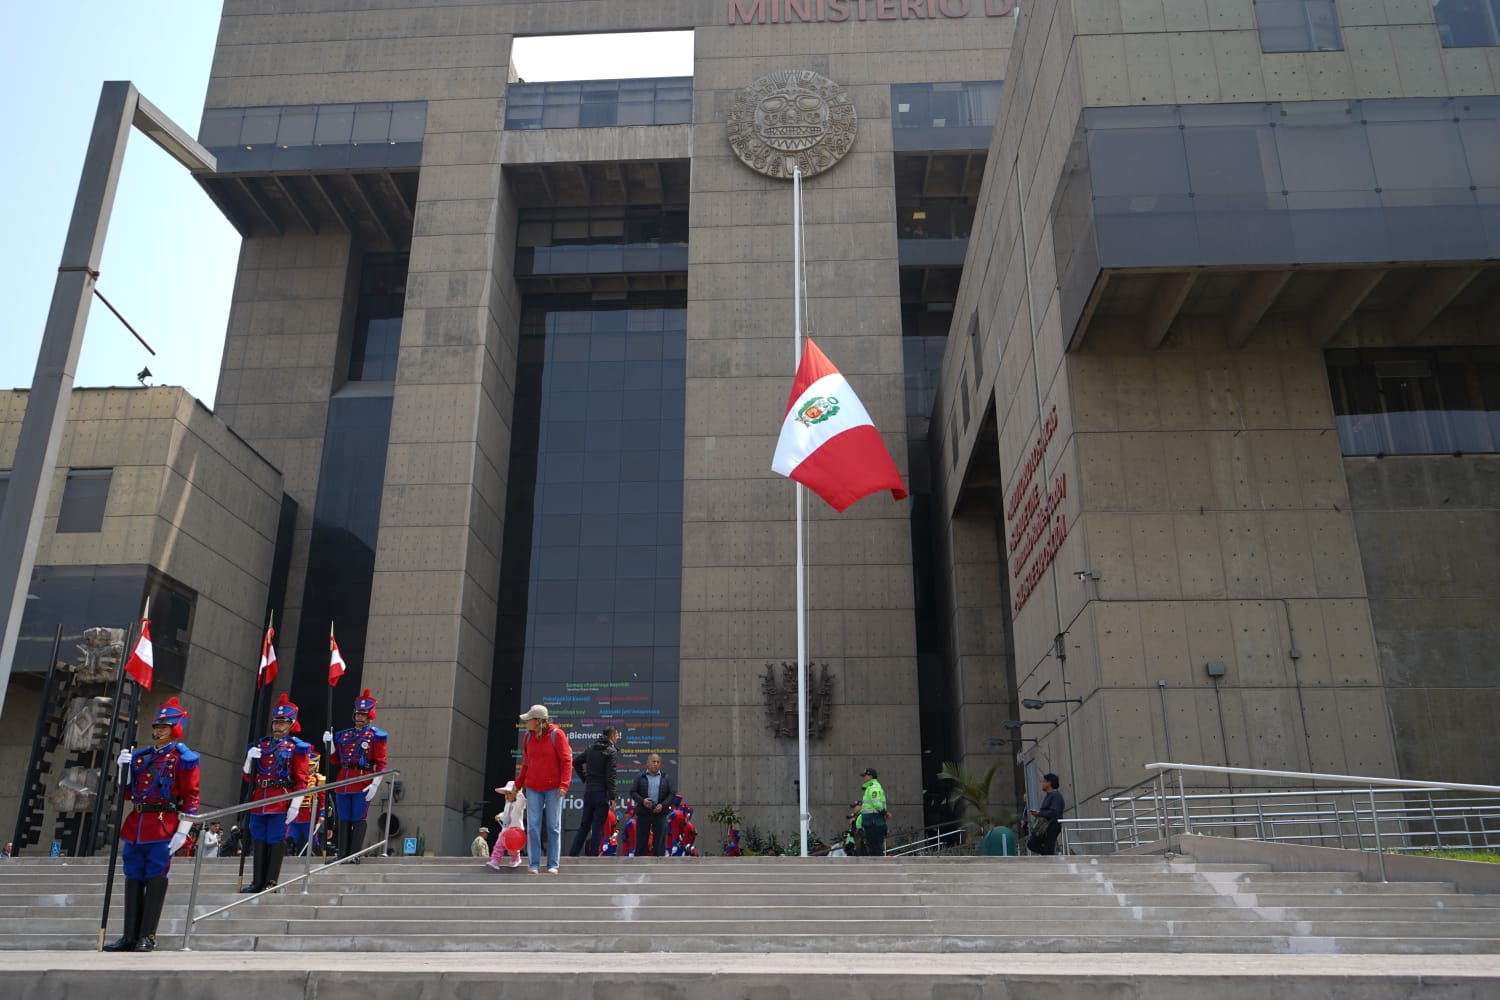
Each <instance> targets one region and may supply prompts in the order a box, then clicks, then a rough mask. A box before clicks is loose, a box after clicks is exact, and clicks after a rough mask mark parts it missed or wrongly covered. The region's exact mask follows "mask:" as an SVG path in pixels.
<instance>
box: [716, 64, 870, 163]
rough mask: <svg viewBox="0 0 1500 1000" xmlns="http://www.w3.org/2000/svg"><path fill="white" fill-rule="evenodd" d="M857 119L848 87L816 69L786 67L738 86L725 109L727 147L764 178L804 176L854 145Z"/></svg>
mask: <svg viewBox="0 0 1500 1000" xmlns="http://www.w3.org/2000/svg"><path fill="white" fill-rule="evenodd" d="M857 125H858V119H857V117H856V115H855V113H854V102H853V101H852V100H850V99H849V94H848V92H847V91H846V90H844V89H843V88H842V87H840V86H839V85H838V84H836V83H834V82H833V81H832V80H830V79H828V78H827V77H826V76H823V75H821V74H819V73H815V72H813V71H812V70H807V69H784V70H778V71H777V72H775V73H769V74H767V75H765V76H763V77H761V78H760V79H758V80H756V81H755V82H754V83H752V84H750V86H748V87H746V88H745V89H744V90H742V91H740V93H739V95H738V96H737V97H736V98H735V102H734V106H733V107H732V108H731V109H730V111H729V146H730V148H731V149H733V150H734V152H735V155H736V156H738V157H739V158H740V160H741V161H742V162H743V163H744V164H745V166H747V167H749V168H750V169H751V170H754V171H755V172H756V173H760V174H765V175H766V176H767V177H783V178H790V177H791V176H792V168H793V166H794V165H795V166H796V167H797V168H798V169H799V170H800V171H801V173H802V176H803V177H804V178H806V177H812V176H814V175H816V174H820V173H822V172H823V171H825V170H827V169H828V168H829V167H832V166H833V165H834V164H836V163H838V161H839V160H840V159H842V158H843V156H844V154H845V153H847V152H849V150H850V148H851V147H852V146H853V145H854V134H855V130H856V126H857Z"/></svg>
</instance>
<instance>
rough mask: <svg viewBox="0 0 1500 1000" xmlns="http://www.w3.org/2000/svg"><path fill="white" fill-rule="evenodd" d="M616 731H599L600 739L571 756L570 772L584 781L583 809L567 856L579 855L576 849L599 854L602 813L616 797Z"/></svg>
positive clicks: (617, 732)
mask: <svg viewBox="0 0 1500 1000" xmlns="http://www.w3.org/2000/svg"><path fill="white" fill-rule="evenodd" d="M618 738H619V731H618V730H616V729H615V728H614V727H613V726H611V727H609V728H608V729H606V730H604V732H602V733H600V734H599V739H598V740H596V741H595V742H594V743H592V744H590V746H589V748H588V749H587V750H584V751H583V752H582V753H580V754H577V755H576V756H575V757H574V758H573V761H574V766H573V773H574V774H575V775H577V777H578V778H580V779H581V780H582V781H583V812H582V814H581V815H580V816H579V818H578V832H577V833H575V834H574V835H573V845H572V846H571V847H569V848H568V857H570V858H576V857H578V852H579V851H583V850H587V852H588V856H589V857H591V858H593V857H598V855H599V841H600V840H601V839H602V838H603V836H604V823H605V813H607V812H609V811H610V809H611V808H612V807H613V805H614V801H615V769H616V765H617V760H618V754H617V753H616V752H615V740H617V739H618Z"/></svg>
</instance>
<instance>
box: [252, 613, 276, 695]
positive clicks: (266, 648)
mask: <svg viewBox="0 0 1500 1000" xmlns="http://www.w3.org/2000/svg"><path fill="white" fill-rule="evenodd" d="M275 637H276V630H275V629H274V628H272V627H271V626H269V625H267V626H266V637H265V639H263V640H262V641H261V644H260V673H259V674H258V675H257V676H256V678H255V686H256V687H270V686H271V682H272V681H274V680H275V679H276V647H275V646H273V645H271V640H272V639H274V638H275Z"/></svg>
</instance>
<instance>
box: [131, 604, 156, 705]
mask: <svg viewBox="0 0 1500 1000" xmlns="http://www.w3.org/2000/svg"><path fill="white" fill-rule="evenodd" d="M153 669H154V667H153V661H152V657H151V619H149V618H142V619H141V637H140V638H139V639H137V640H136V643H135V648H134V649H132V650H131V651H130V659H128V660H126V661H125V672H126V673H127V674H129V675H130V677H131V679H132V680H133V681H135V682H136V683H137V684H139V685H140V686H141V687H143V688H145V689H146V690H147V691H150V690H151V672H152V670H153Z"/></svg>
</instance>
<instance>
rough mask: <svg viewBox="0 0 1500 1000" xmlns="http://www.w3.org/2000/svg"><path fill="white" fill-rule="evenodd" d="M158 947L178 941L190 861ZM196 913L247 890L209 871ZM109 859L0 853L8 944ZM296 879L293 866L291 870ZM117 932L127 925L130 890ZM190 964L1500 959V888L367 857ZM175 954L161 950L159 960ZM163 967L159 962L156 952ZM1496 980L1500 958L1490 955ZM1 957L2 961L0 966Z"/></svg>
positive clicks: (1335, 878) (234, 925)
mask: <svg viewBox="0 0 1500 1000" xmlns="http://www.w3.org/2000/svg"><path fill="white" fill-rule="evenodd" d="M173 867H174V872H173V874H174V876H175V877H174V878H173V879H172V886H171V890H170V893H169V895H168V898H167V907H166V911H165V914H164V916H163V919H162V926H161V930H160V934H159V937H160V939H161V945H162V947H163V948H164V949H176V948H177V947H178V946H179V945H180V943H181V933H182V926H183V920H184V915H185V911H186V907H187V898H188V888H189V885H190V881H191V871H192V867H191V864H190V863H189V862H185V861H178V862H177V863H176V864H175V865H174V866H173ZM203 867H204V879H203V884H202V886H201V888H200V890H199V897H198V908H199V912H203V911H205V910H208V909H212V908H214V907H217V906H219V905H222V904H223V903H226V902H230V901H232V900H234V899H238V898H240V897H238V896H237V895H236V894H235V893H234V882H235V873H236V871H237V868H238V865H237V862H236V861H232V860H229V859H212V860H205V862H204V866H203ZM104 871H105V868H104V863H103V861H102V860H93V859H79V860H51V859H36V860H29V859H26V858H17V859H10V860H3V861H0V950H6V951H11V952H15V951H33V952H35V951H43V950H68V951H92V950H93V949H94V947H95V942H96V939H97V931H98V922H99V911H100V908H101V904H102V901H103V881H104ZM299 871H301V866H300V865H294V864H293V863H292V862H291V860H290V859H289V860H288V863H287V865H286V868H285V869H284V870H283V874H284V875H288V876H289V875H292V874H296V873H297V872H299ZM115 901H116V902H115V905H114V907H113V913H112V914H111V920H110V925H111V926H110V932H109V937H110V938H114V937H116V936H117V935H118V933H119V931H118V925H119V921H120V907H119V895H118V893H117V894H116V896H115ZM192 946H193V949H194V950H195V952H206V951H216V952H251V951H254V952H358V953H371V952H382V953H431V952H455V951H458V952H474V953H497V954H498V953H517V952H551V953H571V954H578V953H611V954H620V953H650V952H675V953H681V954H683V955H687V954H697V955H719V956H723V955H730V954H745V955H758V956H764V955H765V954H766V953H773V952H779V953H802V954H804V955H828V954H831V953H863V954H877V953H879V954H887V955H888V954H891V953H903V954H909V955H920V954H927V955H934V956H936V955H943V954H955V953H964V954H970V955H982V954H1017V953H1032V952H1036V953H1057V952H1070V953H1116V954H1118V953H1130V954H1140V953H1150V954H1161V953H1177V954H1181V953H1203V954H1210V953H1211V954H1219V955H1223V954H1233V955H1268V954H1281V955H1296V954H1302V955H1312V954H1317V955H1340V954H1342V955H1354V954H1370V955H1374V954H1383V955H1471V956H1497V955H1500V894H1493V895H1485V894H1474V893H1461V892H1458V891H1456V890H1455V889H1454V886H1453V883H1451V882H1392V883H1371V882H1364V881H1360V879H1359V877H1358V876H1357V875H1353V874H1347V873H1336V872H1328V873H1308V872H1275V871H1271V870H1269V868H1267V867H1265V866H1255V865H1238V866H1233V867H1231V866H1229V865H1220V864H1203V863H1196V862H1194V861H1193V860H1191V859H1187V858H1172V859H1164V858H1161V857H1154V856H1136V857H1124V856H1116V857H1112V858H1099V859H1091V858H911V859H901V860H896V859H884V860H869V859H859V858H846V859H800V858H739V859H723V858H718V859H716V858H699V859H645V858H639V859H624V860H616V859H587V860H583V859H564V866H563V870H562V874H561V875H558V876H548V875H545V874H543V875H528V874H526V872H525V869H524V868H522V869H507V870H505V871H502V872H494V871H491V870H489V869H487V868H485V867H484V865H483V863H482V862H480V861H475V860H469V859H453V858H420V859H395V858H391V859H375V860H372V861H369V862H367V863H365V864H363V865H360V866H358V867H347V866H344V867H340V868H337V869H335V870H333V871H330V872H327V873H324V874H321V875H318V876H315V878H314V880H313V883H312V886H311V888H310V889H309V890H308V891H306V892H304V891H303V887H302V886H301V885H300V884H299V885H294V886H291V887H289V888H288V889H286V890H284V891H283V892H280V893H276V894H272V895H269V896H266V897H263V898H261V899H259V900H256V901H254V902H251V903H248V904H246V905H244V906H241V907H239V908H237V909H234V910H231V911H229V912H228V913H226V914H223V915H220V916H216V917H213V918H210V919H208V920H207V921H203V922H201V923H199V924H198V926H197V927H196V928H195V930H194V932H193V938H192ZM173 953H175V952H172V951H169V952H168V954H173ZM153 958H154V957H153ZM1494 966H1495V969H1496V971H1497V973H1500V960H1496V961H1495V963H1494ZM0 967H3V966H0Z"/></svg>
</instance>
